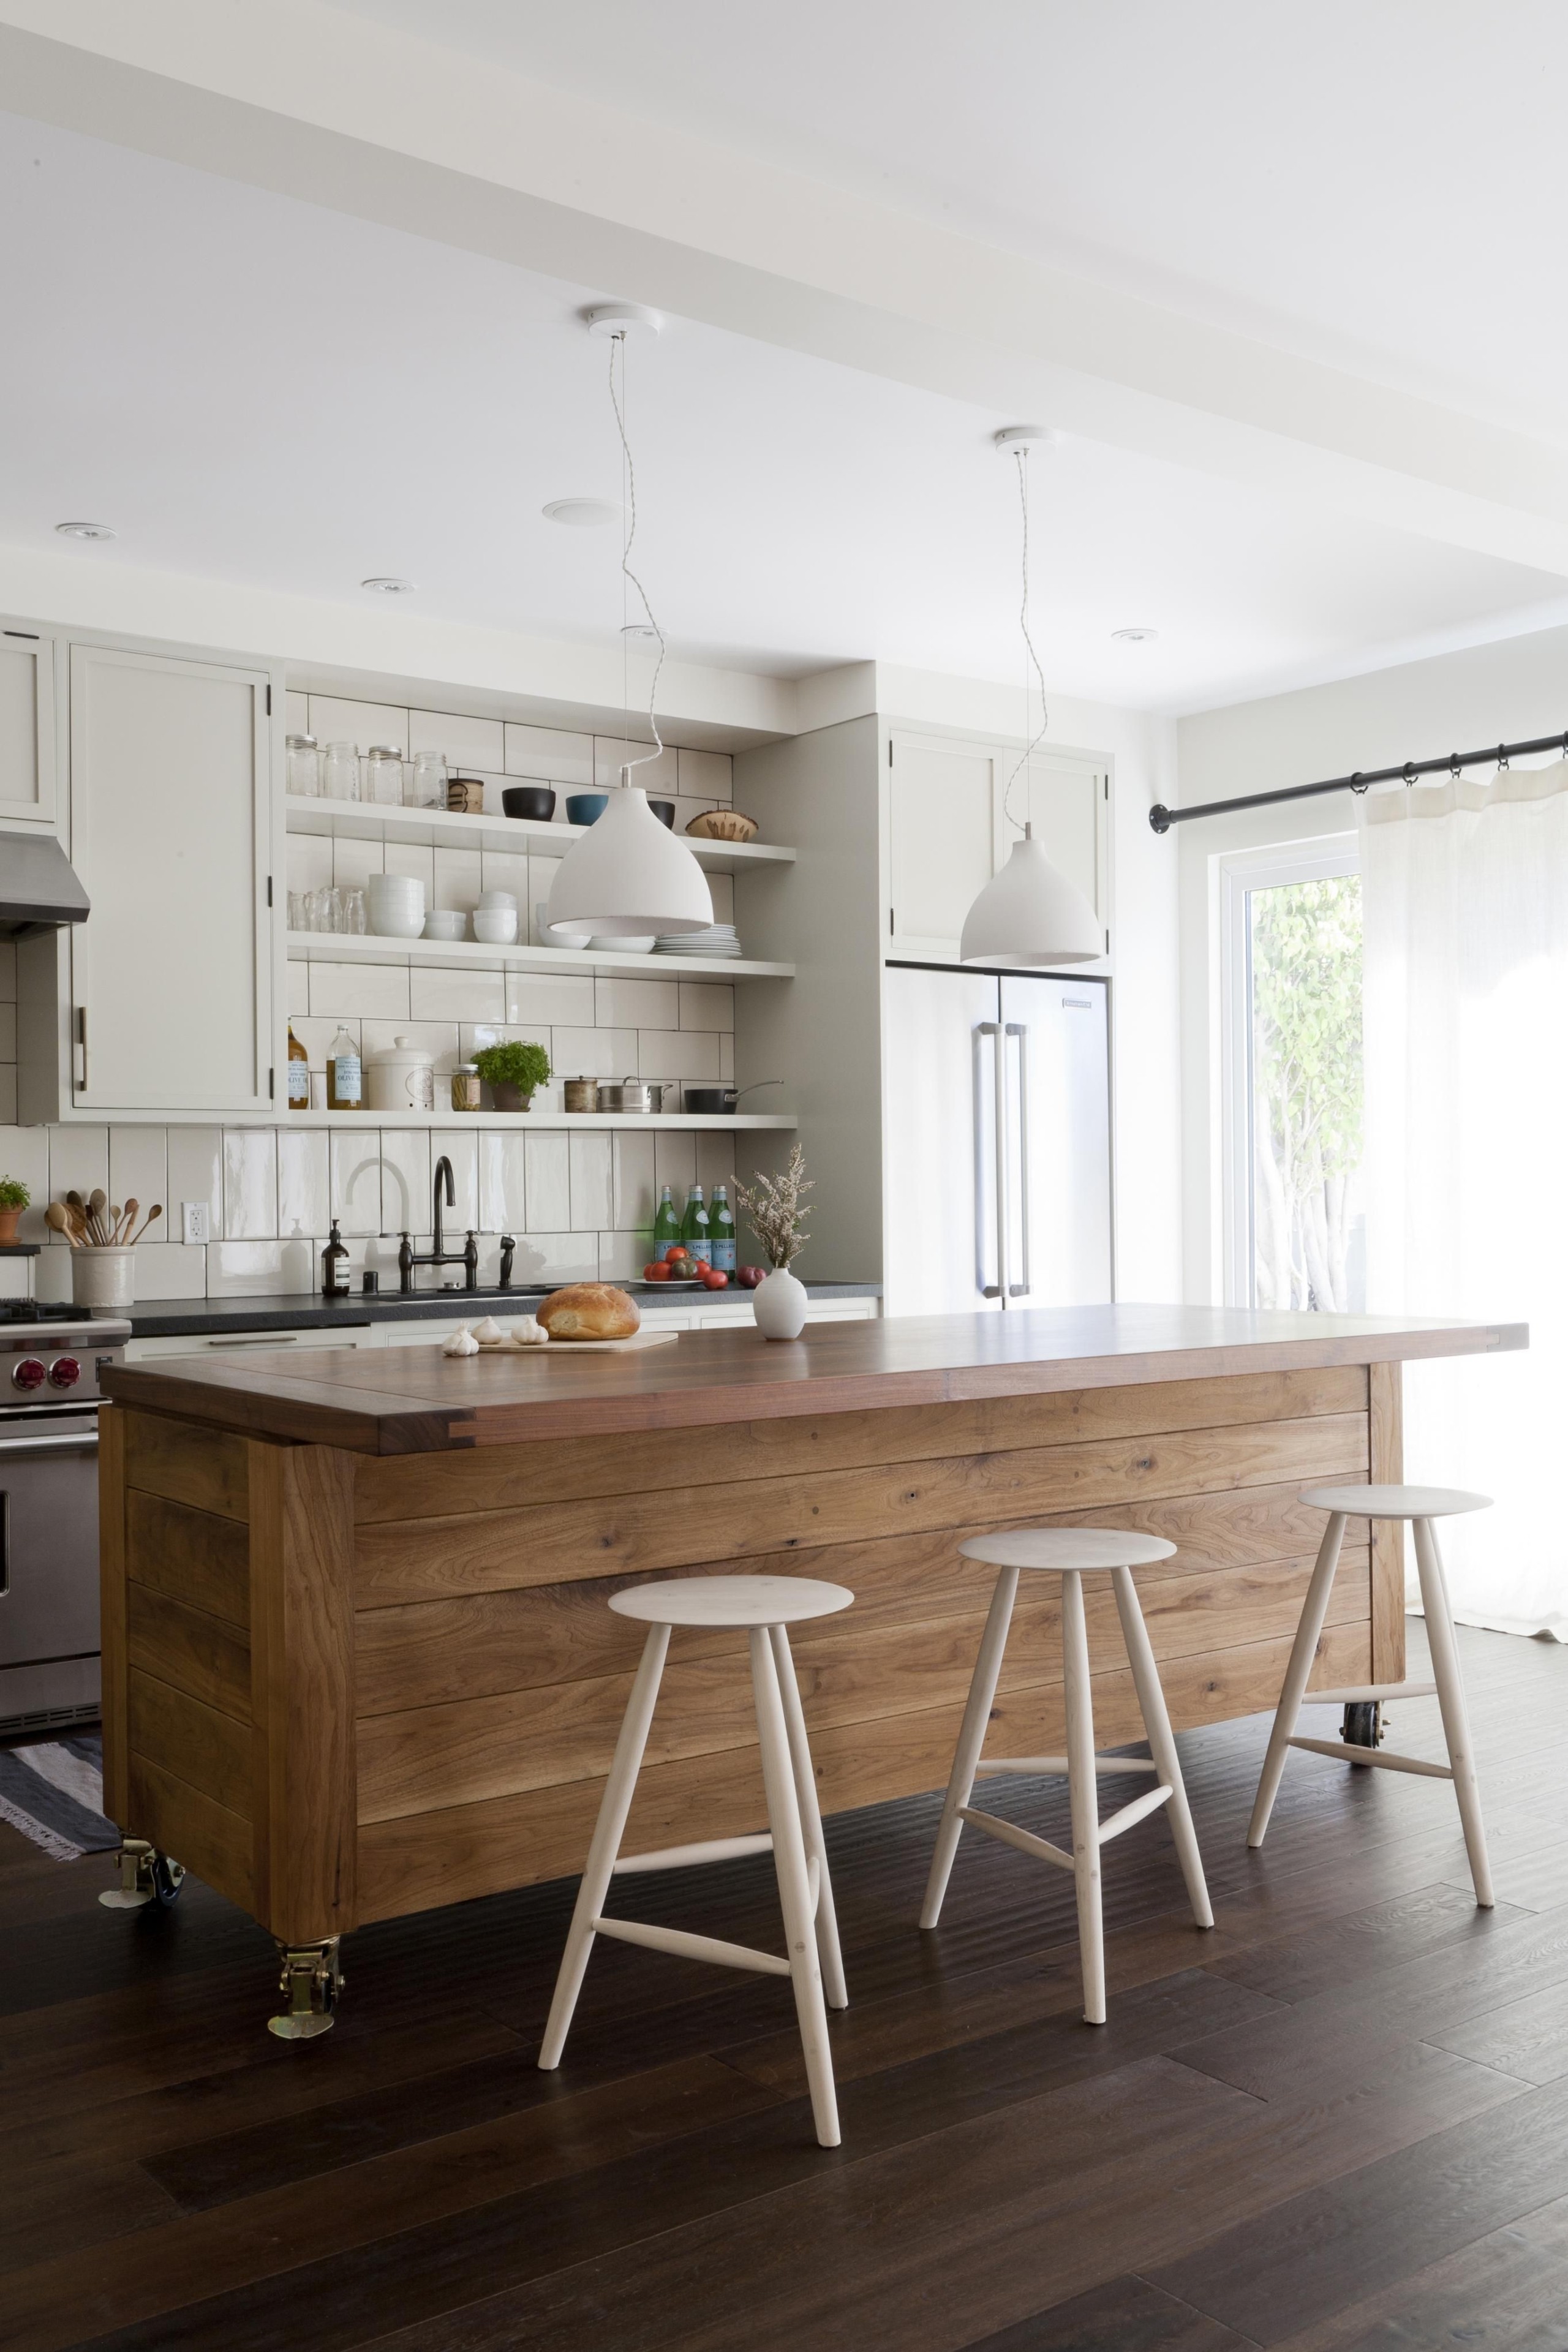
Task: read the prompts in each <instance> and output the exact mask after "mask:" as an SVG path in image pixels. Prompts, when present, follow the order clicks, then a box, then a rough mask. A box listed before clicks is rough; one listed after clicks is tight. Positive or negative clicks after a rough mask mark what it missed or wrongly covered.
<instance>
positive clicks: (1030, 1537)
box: [610, 1528, 1176, 1608]
mask: <svg viewBox="0 0 1568 2352" xmlns="http://www.w3.org/2000/svg"><path fill="white" fill-rule="evenodd" d="M958 1549H959V1550H960V1551H961V1552H962V1553H963V1557H964V1559H984V1560H988V1561H989V1562H990V1564H991V1566H992V1567H993V1568H1038V1569H1054V1570H1056V1571H1057V1573H1058V1575H1060V1574H1061V1573H1062V1572H1063V1571H1064V1570H1068V1569H1080V1570H1081V1569H1096V1568H1146V1567H1147V1566H1148V1564H1149V1563H1150V1561H1151V1560H1155V1559H1170V1558H1171V1556H1172V1554H1173V1552H1174V1550H1175V1549H1176V1547H1175V1545H1174V1544H1173V1543H1167V1542H1166V1541H1165V1540H1164V1538H1163V1536H1137V1535H1130V1534H1129V1533H1128V1532H1127V1530H1126V1529H1125V1528H1009V1529H1008V1530H1007V1531H1006V1532H1005V1534H1003V1535H995V1536H972V1537H971V1538H970V1539H969V1541H968V1542H967V1543H962V1544H960V1545H959V1547H958ZM610 1605H611V1607H612V1608H613V1607H614V1606H615V1603H614V1602H613V1601H612V1602H611V1604H610Z"/></svg>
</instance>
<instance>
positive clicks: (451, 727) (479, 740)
mask: <svg viewBox="0 0 1568 2352" xmlns="http://www.w3.org/2000/svg"><path fill="white" fill-rule="evenodd" d="M418 751H444V752H445V753H446V755H447V767H448V768H489V769H490V770H492V771H493V772H495V773H497V774H499V773H500V771H501V770H502V769H503V768H504V767H505V766H506V745H505V741H504V739H503V734H502V729H501V722H500V719H459V718H457V717H455V716H454V714H453V713H452V712H451V711H447V710H411V711H410V712H409V714H408V756H409V758H410V759H413V757H414V756H415V754H416V752H418Z"/></svg>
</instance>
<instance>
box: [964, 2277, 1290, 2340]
mask: <svg viewBox="0 0 1568 2352" xmlns="http://www.w3.org/2000/svg"><path fill="white" fill-rule="evenodd" d="M1244 2340H1245V2339H1244V2338H1243V2337H1241V2336H1233V2335H1232V2334H1231V2332H1230V2329H1229V2328H1228V2327H1222V2326H1220V2325H1219V2323H1218V2321H1217V2320H1214V2319H1205V2317H1204V2315H1203V2314H1202V2313H1201V2312H1198V2311H1194V2310H1192V2309H1191V2308H1190V2307H1189V2306H1188V2305H1186V2304H1184V2303H1178V2302H1176V2300H1175V2299H1174V2297H1173V2296H1172V2295H1168V2294H1162V2293H1161V2291H1160V2289H1159V2288H1158V2287H1157V2286H1150V2285H1149V2284H1148V2283H1147V2281H1146V2280H1144V2279H1140V2278H1119V2279H1110V2280H1109V2281H1108V2282H1107V2284H1105V2285H1104V2286H1095V2287H1090V2288H1089V2292H1088V2294H1075V2295H1073V2296H1072V2297H1071V2298H1070V2300H1069V2301H1068V2302H1067V2303H1058V2304H1056V2305H1053V2306H1052V2308H1051V2309H1050V2310H1048V2311H1040V2312H1036V2313H1034V2314H1032V2315H1031V2316H1030V2317H1029V2318H1027V2319H1020V2320H1019V2321H1018V2323H1017V2324H1016V2326H1013V2327H1004V2328H1002V2329H1001V2330H1000V2331H999V2333H997V2334H996V2335H994V2336H976V2337H975V2338H974V2340H973V2342H972V2343H970V2344H967V2345H965V2346H964V2347H963V2352H1243V2346H1244Z"/></svg>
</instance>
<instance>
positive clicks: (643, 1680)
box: [539, 1625, 669, 2074]
mask: <svg viewBox="0 0 1568 2352" xmlns="http://www.w3.org/2000/svg"><path fill="white" fill-rule="evenodd" d="M668 1647H669V1628H668V1625H650V1626H649V1627H648V1634H647V1641H646V1642H645V1643H644V1644H643V1654H642V1664H640V1665H639V1666H638V1668H637V1680H636V1681H635V1682H634V1683H633V1685H632V1695H631V1696H630V1698H629V1699H628V1700H627V1701H626V1714H625V1715H624V1716H623V1717H622V1718H621V1730H620V1737H619V1738H618V1739H617V1740H616V1753H615V1757H614V1759H613V1760H612V1762H611V1765H610V1777H609V1779H608V1780H606V1781H605V1793H604V1796H603V1797H602V1798H601V1800H600V1802H599V1818H598V1820H597V1821H596V1822H595V1824H594V1837H593V1843H591V1844H590V1846H589V1848H588V1859H587V1862H586V1864H584V1870H583V1884H582V1885H581V1886H580V1887H579V1888H578V1889H577V1901H576V1905H575V1907H574V1910H573V1913H572V1925H571V1927H569V1928H568V1929H567V1931H566V1948H565V1950H564V1951H563V1953H562V1955H561V1970H560V1974H559V1975H558V1976H557V1977H556V1979H555V1998H554V2000H552V2002H551V2004H550V2018H549V2021H548V2023H547V2024H546V2026H545V2028H544V2041H543V2042H542V2046H541V2048H540V2053H539V2063H540V2064H541V2066H542V2067H543V2069H544V2071H545V2072H546V2074H548V2073H550V2072H551V2071H552V2069H553V2068H554V2067H556V2066H559V2065H560V2063H561V2053H562V2051H563V2048H564V2046H565V2042H566V2030H567V2028H568V2026H569V2025H570V2024H571V2022H572V2012H573V2011H574V2009H575V2008H576V2006H577V1995H578V1994H579V1993H580V1992H581V1990H583V1975H584V1970H585V1969H586V1968H587V1965H588V1955H589V1953H590V1952H591V1951H592V1949H593V1948H594V1922H595V1919H597V1918H598V1917H599V1916H600V1914H601V1912H602V1911H603V1909H604V1907H605V1895H607V1894H608V1893H609V1888H610V1874H611V1872H612V1871H613V1870H614V1868H615V1866H616V1855H617V1854H618V1853H619V1852H620V1850H621V1839H622V1838H623V1836H624V1835H625V1834H626V1815H627V1814H628V1813H629V1812H630V1811H631V1809H632V1793H633V1791H634V1790H635V1789H636V1787H637V1773H638V1770H639V1769H640V1768H641V1765H642V1759H643V1750H644V1748H646V1747H647V1734H648V1726H649V1725H650V1724H651V1723H652V1721H653V1706H654V1701H655V1700H656V1699H657V1698H658V1685H659V1679H660V1676H661V1675H663V1673H664V1659H665V1653H666V1651H667V1650H668Z"/></svg>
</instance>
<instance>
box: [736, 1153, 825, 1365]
mask: <svg viewBox="0 0 1568 2352" xmlns="http://www.w3.org/2000/svg"><path fill="white" fill-rule="evenodd" d="M811 1189H812V1184H811V1179H810V1177H809V1176H808V1175H807V1174H806V1172H805V1154H804V1153H803V1152H802V1150H801V1148H800V1146H799V1144H798V1143H797V1144H796V1145H795V1149H794V1150H792V1151H791V1153H790V1156H789V1166H788V1167H787V1168H786V1169H785V1170H784V1174H783V1175H782V1176H764V1175H763V1174H762V1172H761V1171H758V1175H757V1181H756V1184H755V1187H754V1188H753V1187H752V1185H750V1184H737V1185H736V1187H735V1198H736V1199H737V1201H739V1202H740V1204H741V1206H742V1209H744V1211H745V1213H746V1214H747V1216H748V1217H749V1218H750V1219H751V1223H752V1232H753V1233H754V1234H756V1237H757V1240H758V1242H759V1243H760V1244H761V1245H762V1252H763V1256H764V1257H765V1258H766V1259H767V1262H768V1265H769V1266H770V1268H771V1269H772V1271H771V1272H770V1273H768V1274H766V1275H764V1276H763V1280H762V1281H761V1282H760V1283H759V1284H758V1286H757V1287H756V1289H755V1290H754V1291H753V1292H752V1313H753V1314H754V1315H755V1316H756V1318H757V1328H758V1330H759V1331H760V1332H761V1333H762V1335H763V1339H799V1337H800V1335H801V1333H802V1331H804V1329H805V1306H806V1299H805V1283H804V1282H801V1281H799V1280H798V1279H797V1278H796V1276H794V1275H793V1274H792V1273H791V1272H790V1270H789V1269H790V1264H791V1261H792V1260H793V1259H795V1258H796V1257H798V1256H799V1255H800V1253H801V1251H802V1250H803V1249H804V1248H805V1234H803V1233H802V1231H801V1227H802V1225H803V1224H804V1223H805V1220H806V1219H807V1217H809V1216H810V1214H811V1211H810V1210H809V1209H803V1208H802V1207H801V1205H800V1196H801V1194H802V1193H803V1192H810V1191H811Z"/></svg>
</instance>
